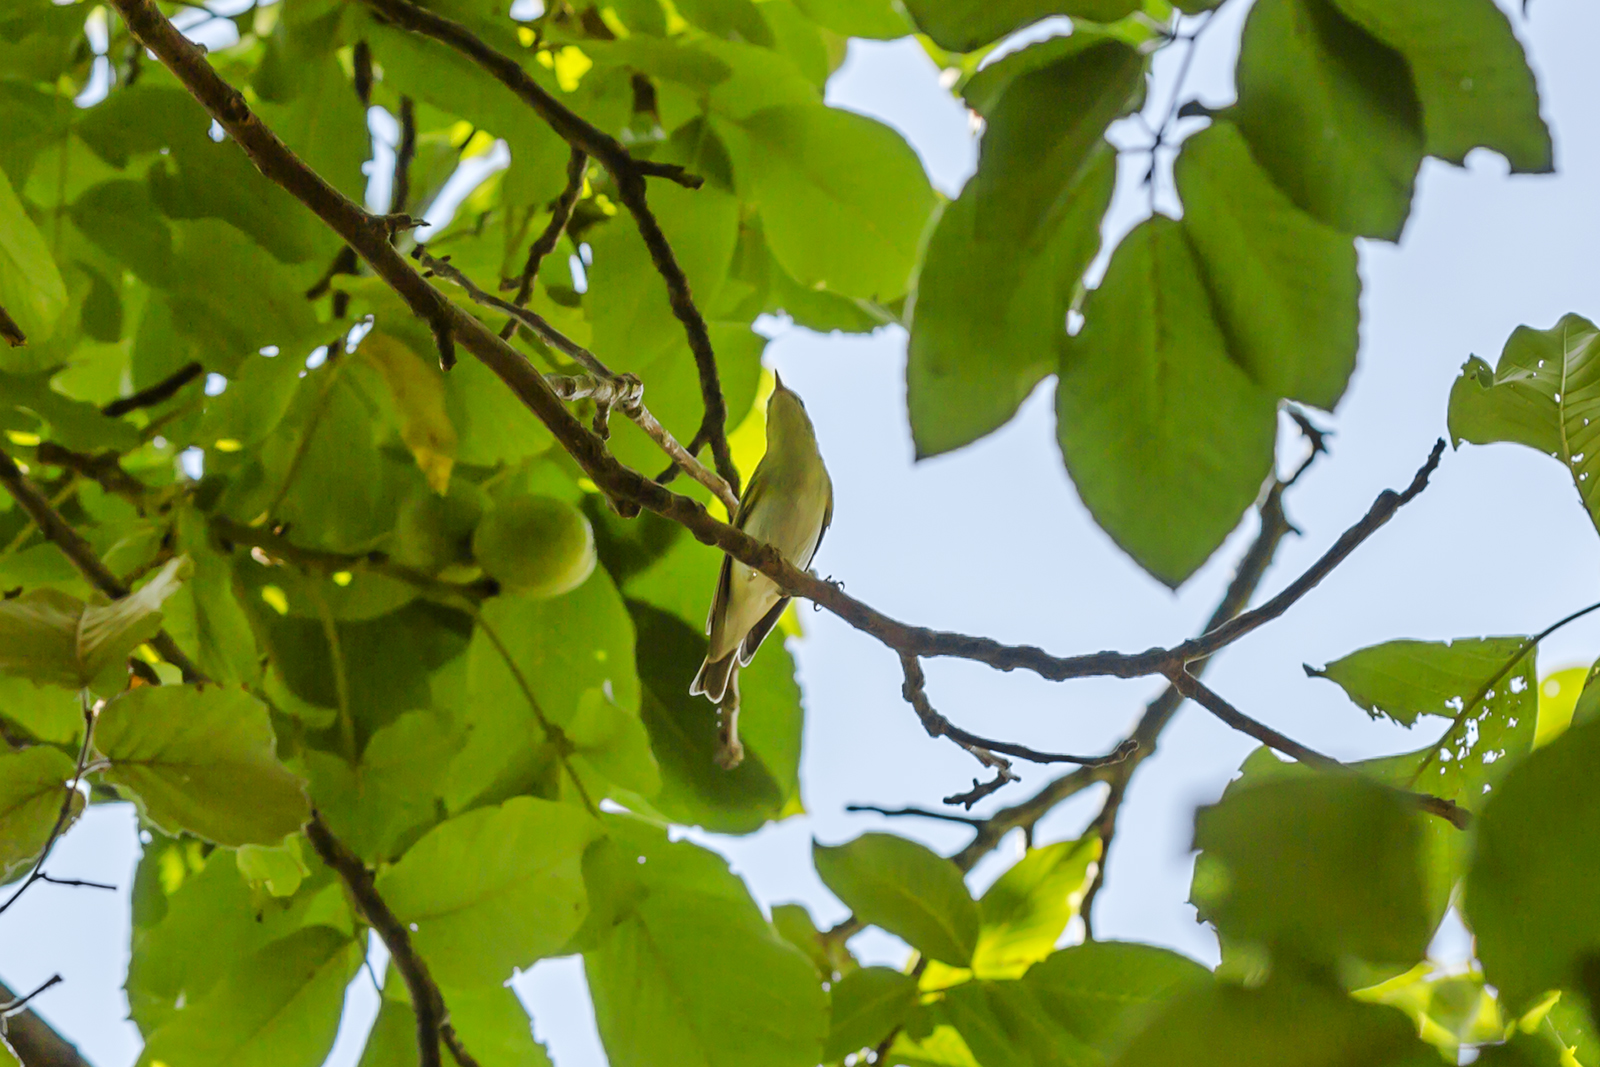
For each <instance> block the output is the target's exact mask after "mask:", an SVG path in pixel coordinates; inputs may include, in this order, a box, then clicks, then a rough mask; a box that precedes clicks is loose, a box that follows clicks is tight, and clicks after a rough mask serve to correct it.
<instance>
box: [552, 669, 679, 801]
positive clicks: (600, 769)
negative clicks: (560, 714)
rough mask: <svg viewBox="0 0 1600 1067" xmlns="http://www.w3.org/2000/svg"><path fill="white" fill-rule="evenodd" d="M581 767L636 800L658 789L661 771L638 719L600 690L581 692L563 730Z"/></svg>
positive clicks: (647, 735)
mask: <svg viewBox="0 0 1600 1067" xmlns="http://www.w3.org/2000/svg"><path fill="white" fill-rule="evenodd" d="M567 737H568V738H569V739H570V740H571V741H572V743H573V745H574V746H575V748H574V751H573V758H574V759H575V760H578V761H581V765H583V766H586V767H588V768H589V769H590V770H593V771H594V772H595V773H597V774H599V775H600V776H601V777H602V778H604V779H605V780H606V781H610V782H614V783H615V784H616V785H618V786H621V787H622V788H623V789H626V790H628V791H629V792H632V793H635V794H638V795H639V796H644V797H652V796H654V795H655V794H656V792H657V790H659V789H660V788H661V770H660V768H659V767H658V766H657V764H656V758H655V756H654V754H653V753H651V751H650V737H649V734H648V733H646V731H645V727H644V723H642V722H641V721H640V718H639V715H637V714H635V713H634V712H631V711H626V710H624V709H623V708H619V707H617V705H616V704H613V703H612V702H611V700H610V699H609V698H607V696H606V694H605V691H604V690H602V689H590V690H587V691H585V692H584V694H583V697H582V698H581V699H580V700H579V701H578V713H577V715H575V716H574V717H573V720H572V722H571V723H570V724H569V725H568V727H567Z"/></svg>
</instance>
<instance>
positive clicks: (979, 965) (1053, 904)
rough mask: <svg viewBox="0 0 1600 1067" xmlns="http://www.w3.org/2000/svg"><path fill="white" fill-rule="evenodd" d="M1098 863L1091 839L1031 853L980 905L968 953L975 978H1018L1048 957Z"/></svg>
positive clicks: (1095, 845) (1096, 848)
mask: <svg viewBox="0 0 1600 1067" xmlns="http://www.w3.org/2000/svg"><path fill="white" fill-rule="evenodd" d="M1099 858H1100V840H1099V838H1098V837H1095V836H1094V835H1092V834H1091V835H1088V836H1086V837H1081V838H1079V839H1077V840H1075V841H1058V842H1056V843H1055V844H1053V845H1046V846H1044V847H1043V848H1036V849H1030V850H1029V852H1028V854H1027V855H1026V856H1024V857H1022V859H1020V860H1018V861H1017V863H1016V864H1015V865H1014V866H1012V868H1011V869H1010V870H1008V871H1006V873H1005V874H1002V875H1001V876H1000V877H999V878H998V879H996V880H995V883H994V884H993V885H991V886H990V887H989V888H988V889H987V890H986V891H985V892H984V894H983V896H982V897H981V898H980V899H979V901H978V913H979V916H980V919H981V925H980V926H979V928H978V947H977V948H976V949H975V950H974V951H973V953H972V972H973V974H975V975H976V976H977V977H979V978H1019V977H1021V976H1022V973H1023V972H1024V971H1027V970H1028V968H1029V967H1031V966H1032V965H1033V964H1035V963H1037V962H1039V961H1040V960H1042V959H1044V958H1046V957H1047V956H1049V955H1050V954H1051V951H1052V950H1053V949H1054V948H1055V945H1056V942H1057V941H1058V940H1060V939H1061V934H1062V932H1063V931H1065V930H1066V928H1067V923H1068V921H1070V920H1071V918H1072V916H1073V915H1074V914H1075V913H1076V912H1077V907H1078V902H1079V900H1081V899H1082V896H1083V890H1084V882H1085V880H1086V878H1087V876H1088V873H1089V865H1090V864H1091V863H1094V862H1095V861H1096V860H1098V859H1099Z"/></svg>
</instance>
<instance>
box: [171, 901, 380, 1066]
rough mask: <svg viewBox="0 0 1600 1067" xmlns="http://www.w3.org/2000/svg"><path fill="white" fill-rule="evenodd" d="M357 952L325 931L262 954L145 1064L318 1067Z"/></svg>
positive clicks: (177, 1020)
mask: <svg viewBox="0 0 1600 1067" xmlns="http://www.w3.org/2000/svg"><path fill="white" fill-rule="evenodd" d="M360 965H361V951H360V946H359V945H358V944H357V943H356V942H355V941H353V940H352V939H351V937H350V935H349V934H348V933H345V932H343V931H340V930H335V929H333V928H331V927H327V926H312V927H308V928H306V929H304V930H299V931H296V932H295V933H293V934H290V935H289V936H288V937H285V938H283V939H282V940H279V941H275V942H273V943H272V944H270V945H267V946H266V947H264V948H262V949H261V950H260V951H259V952H257V953H256V954H255V955H254V956H252V957H250V959H248V960H246V961H245V962H244V963H243V965H242V966H241V967H240V968H239V969H238V970H237V971H234V972H233V973H232V974H230V975H229V976H228V977H227V978H225V979H224V980H223V981H222V982H221V983H219V984H218V985H217V986H216V988H214V989H213V990H212V991H211V992H210V994H209V995H208V996H206V997H205V999H203V1000H201V1001H200V1002H199V1003H196V1004H194V1005H192V1006H191V1007H188V1008H185V1009H184V1010H182V1011H180V1012H178V1013H177V1014H175V1015H174V1016H173V1017H172V1019H171V1021H170V1022H168V1023H167V1024H166V1025H165V1026H163V1027H162V1028H161V1029H159V1030H157V1031H156V1032H155V1033H153V1034H151V1035H150V1039H149V1043H148V1044H147V1045H146V1046H145V1050H144V1054H143V1055H142V1056H141V1057H140V1059H139V1063H140V1064H141V1065H152V1067H153V1065H154V1064H156V1063H165V1064H168V1065H169V1067H209V1065H211V1064H217V1063H228V1064H237V1065H239V1067H317V1065H318V1064H320V1063H322V1061H323V1059H324V1058H326V1056H327V1055H328V1051H329V1049H331V1048H332V1047H333V1038H334V1035H335V1033H336V1032H337V1031H338V1029H339V1017H340V1015H341V1014H342V1013H343V1011H344V988H345V985H346V984H347V983H348V982H349V981H350V978H351V976H352V975H354V974H355V972H356V968H358V967H359V966H360Z"/></svg>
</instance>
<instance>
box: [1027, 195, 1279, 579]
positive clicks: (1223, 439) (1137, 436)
mask: <svg viewBox="0 0 1600 1067" xmlns="http://www.w3.org/2000/svg"><path fill="white" fill-rule="evenodd" d="M1084 316H1085V324H1084V328H1083V332H1082V333H1080V334H1079V335H1078V336H1077V337H1075V338H1073V339H1072V340H1071V341H1070V342H1069V343H1068V345H1067V348H1066V351H1065V354H1064V356H1063V358H1062V369H1061V382H1060V384H1059V385H1058V386H1057V389H1056V417H1057V431H1056V432H1057V435H1058V437H1059V440H1060V443H1061V452H1062V456H1063V458H1064V459H1065V460H1066V464H1067V470H1068V472H1069V473H1070V474H1071V475H1072V480H1073V482H1074V483H1075V485H1076V486H1077V489H1078V494H1079V496H1081V497H1082V498H1083V502H1084V504H1085V505H1086V506H1087V507H1088V509H1089V512H1090V514H1092V515H1093V516H1094V518H1095V521H1096V522H1098V523H1099V524H1100V527H1101V528H1102V529H1103V530H1105V531H1106V532H1107V533H1108V534H1110V535H1111V538H1112V539H1113V540H1114V541H1116V542H1117V544H1118V545H1120V546H1121V547H1122V548H1123V550H1124V551H1126V552H1127V553H1128V554H1129V555H1131V556H1132V557H1133V558H1134V560H1136V561H1137V562H1138V563H1139V565H1140V566H1142V567H1143V568H1144V569H1145V570H1147V571H1149V572H1150V574H1151V575H1153V576H1154V577H1156V578H1158V579H1160V580H1161V581H1162V582H1164V583H1166V584H1167V585H1169V586H1173V587H1176V586H1178V585H1180V584H1181V583H1182V582H1183V580H1184V579H1186V578H1187V577H1188V576H1189V575H1190V574H1192V573H1194V571H1195V570H1196V569H1197V568H1198V567H1199V566H1200V565H1201V564H1202V563H1204V562H1205V561H1206V559H1207V558H1208V557H1209V556H1210V555H1211V553H1212V552H1213V551H1215V550H1216V548H1217V546H1218V545H1220V544H1221V543H1222V540H1223V538H1225V537H1227V535H1228V533H1229V532H1230V531H1232V529H1233V528H1234V527H1235V526H1236V525H1237V524H1238V522H1239V517H1240V516H1241V515H1242V514H1243V513H1244V511H1245V509H1246V508H1248V507H1249V506H1250V504H1251V502H1252V501H1253V500H1254V499H1255V497H1256V494H1257V492H1259V490H1260V488H1261V483H1262V482H1263V480H1265V478H1266V477H1267V474H1268V473H1269V471H1270V470H1271V467H1272V448H1273V441H1274V437H1275V434H1276V432H1277V417H1276V403H1275V400H1274V398H1273V397H1272V396H1271V395H1270V394H1268V393H1265V392H1263V391H1262V390H1261V389H1260V388H1258V387H1257V386H1256V385H1255V384H1254V383H1252V382H1251V381H1250V379H1249V378H1248V376H1246V374H1245V373H1244V371H1243V370H1241V369H1240V368H1239V366H1238V365H1237V364H1236V363H1234V362H1233V361H1232V359H1231V358H1230V357H1229V354H1228V349H1227V341H1226V339H1225V337H1224V335H1223V333H1222V330H1221V327H1220V326H1218V324H1217V322H1216V319H1215V318H1214V317H1213V314H1212V310H1211V301H1210V298H1209V296H1208V295H1207V293H1206V290H1205V286H1204V284H1203V283H1202V280H1201V278H1200V274H1199V269H1198V266H1197V265H1196V263H1195V258H1194V254H1193V252H1192V251H1191V249H1190V247H1189V243H1188V241H1187V239H1186V238H1185V237H1184V235H1183V232H1182V228H1181V226H1180V225H1179V224H1178V223H1176V222H1174V221H1172V220H1171V219H1167V218H1164V217H1160V216H1157V217H1155V218H1153V219H1150V220H1148V221H1146V222H1145V223H1143V224H1141V225H1140V226H1139V227H1138V228H1137V229H1135V230H1134V231H1133V232H1132V233H1130V234H1129V235H1128V236H1127V237H1126V238H1124V239H1123V242H1122V244H1121V246H1119V247H1118V248H1117V250H1116V252H1115V253H1113V254H1112V257H1111V265H1110V267H1109V268H1108V269H1107V271H1106V277H1105V281H1104V282H1103V283H1102V284H1101V286H1100V288H1098V289H1096V290H1095V291H1094V292H1093V293H1091V294H1090V295H1089V300H1088V303H1087V305H1086V307H1085V308H1084Z"/></svg>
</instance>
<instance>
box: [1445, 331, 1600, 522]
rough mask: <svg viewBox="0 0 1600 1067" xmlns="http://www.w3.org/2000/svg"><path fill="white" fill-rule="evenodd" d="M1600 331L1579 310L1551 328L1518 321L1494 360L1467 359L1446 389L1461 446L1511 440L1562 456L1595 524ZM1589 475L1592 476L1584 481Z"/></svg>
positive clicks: (1599, 479)
mask: <svg viewBox="0 0 1600 1067" xmlns="http://www.w3.org/2000/svg"><path fill="white" fill-rule="evenodd" d="M1597 356H1600V332H1597V331H1596V329H1595V326H1594V324H1593V323H1591V322H1590V321H1589V320H1588V319H1585V318H1583V317H1581V316H1578V315H1564V316H1562V318H1561V321H1560V322H1558V323H1556V324H1555V325H1554V326H1552V327H1550V329H1548V330H1535V329H1533V328H1531V327H1528V326H1518V327H1517V328H1516V329H1515V330H1514V331H1512V334H1511V336H1510V337H1509V338H1508V339H1507V340H1506V346H1505V350H1504V351H1502V352H1501V353H1500V362H1499V365H1498V366H1496V367H1495V369H1494V371H1493V372H1492V373H1491V372H1490V370H1489V365H1488V364H1487V363H1485V362H1484V361H1483V360H1481V359H1479V358H1477V357H1476V356H1474V357H1472V358H1471V359H1469V360H1467V363H1466V366H1465V367H1463V368H1462V370H1461V377H1459V378H1457V379H1456V382H1455V385H1454V386H1452V387H1451V389H1450V437H1451V440H1452V441H1454V442H1455V443H1456V445H1458V446H1459V445H1460V444H1461V442H1462V441H1470V442H1471V443H1473V444H1475V445H1486V444H1491V443H1493V442H1496V441H1513V442H1515V443H1517V444H1522V445H1527V446H1528V447H1529V448H1536V449H1538V450H1539V451H1540V452H1544V453H1546V454H1547V455H1549V456H1551V457H1552V458H1554V459H1557V460H1559V461H1560V463H1561V465H1562V466H1563V467H1564V468H1566V470H1567V473H1568V474H1569V475H1570V476H1571V478H1572V482H1573V485H1575V486H1576V487H1577V490H1578V496H1579V497H1581V498H1582V499H1583V505H1584V507H1585V508H1587V509H1588V511H1589V519H1590V521H1591V522H1593V523H1594V524H1595V526H1596V528H1600V476H1596V475H1595V471H1597V470H1600V451H1597V450H1596V449H1595V447H1594V445H1595V437H1596V435H1600V421H1597V422H1596V423H1595V425H1594V426H1592V427H1591V426H1590V425H1589V422H1590V420H1591V419H1592V418H1594V416H1595V414H1596V412H1597V410H1600V359H1597V358H1596V357H1597ZM1591 477H1593V478H1595V480H1594V481H1590V480H1589V479H1590V478H1591Z"/></svg>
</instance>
